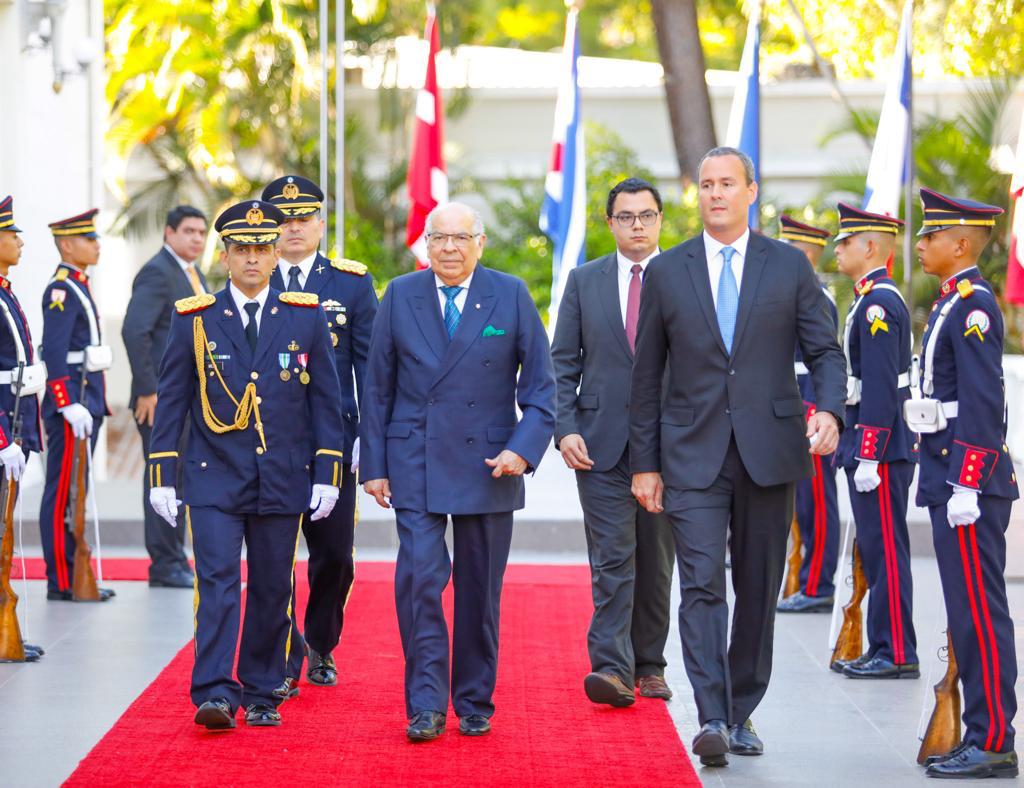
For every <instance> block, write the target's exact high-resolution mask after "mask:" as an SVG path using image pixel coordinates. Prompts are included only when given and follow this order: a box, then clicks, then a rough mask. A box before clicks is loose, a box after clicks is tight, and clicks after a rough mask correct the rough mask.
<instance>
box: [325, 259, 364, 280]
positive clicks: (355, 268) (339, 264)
mask: <svg viewBox="0 0 1024 788" xmlns="http://www.w3.org/2000/svg"><path fill="white" fill-rule="evenodd" d="M331 268H337V269H338V270H339V271H344V272H345V273H346V274H355V275H356V276H366V271H367V268H366V266H365V265H363V264H362V263H357V262H356V261H355V260H346V259H344V258H342V259H341V260H331Z"/></svg>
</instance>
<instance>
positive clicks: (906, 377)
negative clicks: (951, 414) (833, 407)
mask: <svg viewBox="0 0 1024 788" xmlns="http://www.w3.org/2000/svg"><path fill="white" fill-rule="evenodd" d="M848 377H849V378H850V380H856V381H857V382H858V383H860V378H855V377H853V375H850V376H848ZM909 385H910V373H909V372H901V373H900V374H899V377H897V378H896V388H898V389H905V388H907V387H908V386H909ZM853 404H856V403H853ZM953 404H954V405H956V403H955V402H954V403H953Z"/></svg>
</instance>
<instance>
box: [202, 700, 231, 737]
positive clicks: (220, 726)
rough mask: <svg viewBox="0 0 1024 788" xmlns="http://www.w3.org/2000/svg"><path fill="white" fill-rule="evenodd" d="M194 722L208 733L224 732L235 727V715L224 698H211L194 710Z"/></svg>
mask: <svg viewBox="0 0 1024 788" xmlns="http://www.w3.org/2000/svg"><path fill="white" fill-rule="evenodd" d="M195 722H196V725H204V726H206V729H207V730H210V731H226V730H229V729H230V728H234V727H235V713H234V712H233V711H232V710H231V706H230V705H229V704H228V702H227V701H226V700H224V698H211V699H210V700H208V701H206V703H204V704H203V705H202V706H200V707H199V708H198V709H196V716H195Z"/></svg>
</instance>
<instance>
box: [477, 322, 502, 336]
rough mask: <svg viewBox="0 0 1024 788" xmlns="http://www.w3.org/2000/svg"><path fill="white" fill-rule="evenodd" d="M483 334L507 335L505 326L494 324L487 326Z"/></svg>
mask: <svg viewBox="0 0 1024 788" xmlns="http://www.w3.org/2000/svg"><path fill="white" fill-rule="evenodd" d="M481 336H485V337H503V336H505V329H503V328H495V327H494V326H492V325H488V326H487V328H485V329H484V333H483V334H482V335H481Z"/></svg>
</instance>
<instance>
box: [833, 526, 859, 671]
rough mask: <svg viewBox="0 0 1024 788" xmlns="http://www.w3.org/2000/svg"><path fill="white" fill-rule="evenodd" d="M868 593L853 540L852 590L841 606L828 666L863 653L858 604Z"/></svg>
mask: <svg viewBox="0 0 1024 788" xmlns="http://www.w3.org/2000/svg"><path fill="white" fill-rule="evenodd" d="M867 593H868V580H867V578H866V577H865V576H864V565H863V564H862V563H861V560H860V550H859V549H858V547H857V540H856V539H854V540H853V591H852V593H851V594H850V601H849V602H847V603H846V604H845V605H844V606H843V626H842V628H841V629H840V630H839V637H838V638H836V646H835V648H834V649H832V659H831V660H830V661H829V666H831V665H834V664H835V663H836V661H837V660H844V661H849V660H854V659H857V657H859V656H860V655H861V654H863V653H864V624H863V614H862V613H861V609H860V606H861V604H862V603H863V602H864V597H865V596H866V595H867Z"/></svg>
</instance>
